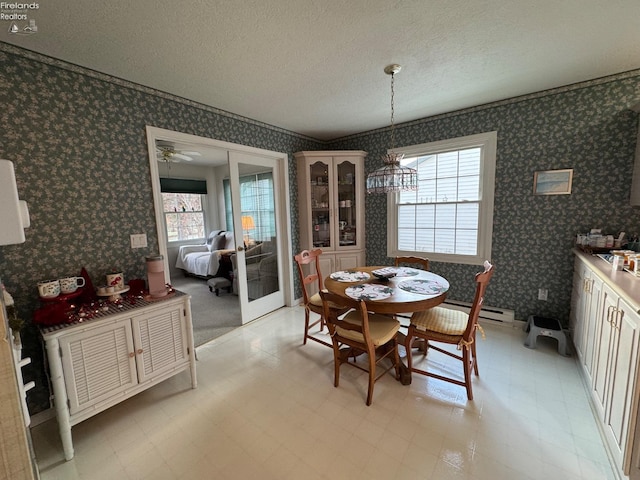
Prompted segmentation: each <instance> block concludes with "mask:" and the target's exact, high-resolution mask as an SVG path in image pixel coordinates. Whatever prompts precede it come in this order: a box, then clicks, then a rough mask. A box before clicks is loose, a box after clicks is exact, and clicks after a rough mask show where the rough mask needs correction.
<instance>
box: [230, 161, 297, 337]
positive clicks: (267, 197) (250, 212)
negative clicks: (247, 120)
mask: <svg viewBox="0 0 640 480" xmlns="http://www.w3.org/2000/svg"><path fill="white" fill-rule="evenodd" d="M281 168H282V167H281V162H280V161H279V159H277V158H272V157H268V156H262V155H258V154H253V153H246V152H238V151H233V150H231V151H229V174H230V175H229V177H230V187H231V203H232V207H233V231H234V238H235V242H236V245H235V249H236V265H237V269H236V274H237V275H238V282H237V283H236V284H237V285H238V290H239V291H238V296H239V298H240V310H241V311H242V323H243V324H245V323H247V322H249V321H251V320H254V319H256V318H258V317H261V316H263V315H266V314H267V313H269V312H272V311H274V310H276V309H278V308H280V307H283V306H284V304H285V295H284V285H283V281H282V279H283V278H284V275H283V262H282V258H283V251H284V248H283V246H282V238H281V231H282V229H281V225H282V211H281V210H282V209H281V205H280V204H281V202H280V201H279V199H278V197H277V192H280V191H282V186H281V185H280V182H281V178H282V172H281V171H280V169H281Z"/></svg>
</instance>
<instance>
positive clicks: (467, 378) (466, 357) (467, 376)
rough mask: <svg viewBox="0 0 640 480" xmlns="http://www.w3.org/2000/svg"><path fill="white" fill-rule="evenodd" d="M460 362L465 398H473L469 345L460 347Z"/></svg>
mask: <svg viewBox="0 0 640 480" xmlns="http://www.w3.org/2000/svg"><path fill="white" fill-rule="evenodd" d="M462 362H463V363H464V383H465V386H466V388H467V398H468V399H469V400H473V390H472V387H471V347H469V346H468V345H465V346H464V347H463V349H462Z"/></svg>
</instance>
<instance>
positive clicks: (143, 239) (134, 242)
mask: <svg viewBox="0 0 640 480" xmlns="http://www.w3.org/2000/svg"><path fill="white" fill-rule="evenodd" d="M146 246H147V234H146V233H136V234H134V235H131V248H144V247H146Z"/></svg>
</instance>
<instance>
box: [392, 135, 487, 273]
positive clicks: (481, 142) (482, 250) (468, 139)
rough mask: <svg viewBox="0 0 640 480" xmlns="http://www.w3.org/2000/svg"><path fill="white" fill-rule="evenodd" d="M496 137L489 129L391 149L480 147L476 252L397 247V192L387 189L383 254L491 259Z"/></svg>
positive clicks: (418, 151) (421, 151)
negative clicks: (385, 245) (462, 253)
mask: <svg viewBox="0 0 640 480" xmlns="http://www.w3.org/2000/svg"><path fill="white" fill-rule="evenodd" d="M497 140H498V132H497V131H492V132H485V133H479V134H475V135H467V136H464V137H458V138H451V139H447V140H440V141H436V142H429V143H422V144H419V145H410V146H407V147H402V148H396V149H394V151H395V152H396V153H402V154H404V155H405V156H407V157H414V156H417V155H428V154H436V153H442V152H447V151H452V150H462V149H466V148H473V147H480V148H481V149H482V154H481V165H480V172H481V181H480V198H481V200H480V213H479V218H478V253H477V255H455V254H448V253H436V252H413V251H407V250H398V248H397V233H398V216H397V208H396V205H397V201H398V198H399V194H398V193H390V194H388V195H387V256H389V257H396V256H403V255H418V256H424V255H425V254H426V255H427V256H428V257H429V260H431V261H434V262H445V263H461V264H467V265H482V264H483V262H484V261H485V260H491V248H492V238H493V206H494V196H495V177H496V155H497Z"/></svg>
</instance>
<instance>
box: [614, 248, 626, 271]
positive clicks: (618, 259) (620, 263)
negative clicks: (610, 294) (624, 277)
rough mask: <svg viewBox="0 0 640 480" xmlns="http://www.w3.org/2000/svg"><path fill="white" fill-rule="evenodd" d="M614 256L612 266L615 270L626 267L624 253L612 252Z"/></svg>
mask: <svg viewBox="0 0 640 480" xmlns="http://www.w3.org/2000/svg"><path fill="white" fill-rule="evenodd" d="M612 253H613V258H612V259H611V268H613V270H622V269H623V268H624V253H622V252H612Z"/></svg>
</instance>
